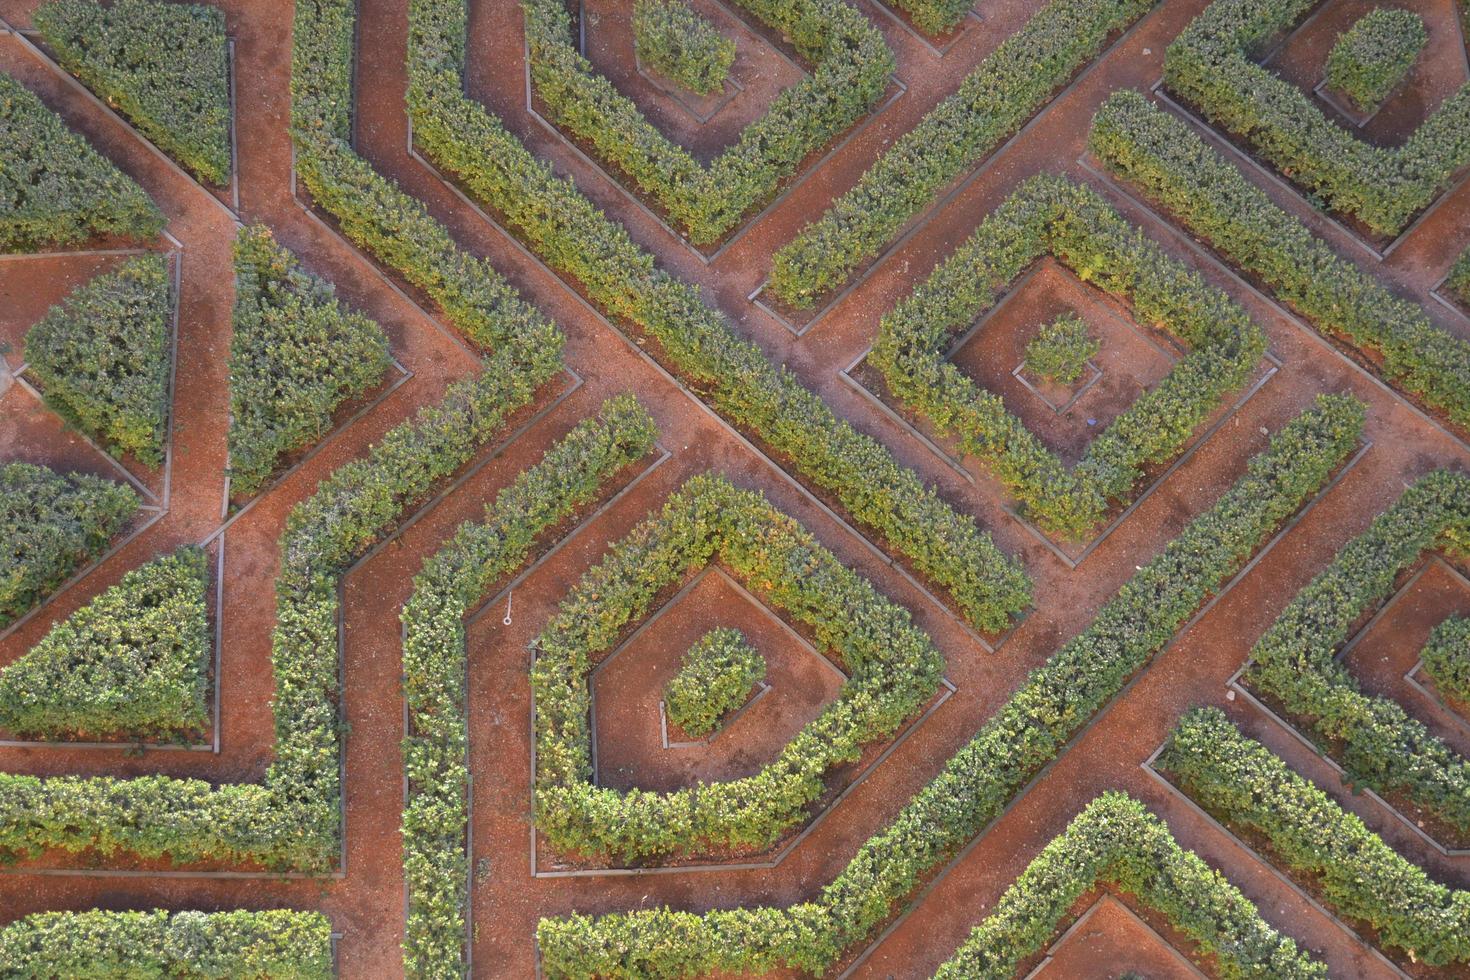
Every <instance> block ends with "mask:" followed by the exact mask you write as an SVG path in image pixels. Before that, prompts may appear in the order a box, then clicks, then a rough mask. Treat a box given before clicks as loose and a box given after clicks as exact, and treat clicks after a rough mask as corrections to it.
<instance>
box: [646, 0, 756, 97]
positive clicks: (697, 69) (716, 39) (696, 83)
mask: <svg viewBox="0 0 1470 980" xmlns="http://www.w3.org/2000/svg"><path fill="white" fill-rule="evenodd" d="M633 50H634V51H636V52H637V53H638V60H639V61H641V62H643V64H645V65H647V66H648V67H649V68H651V69H653V70H654V71H656V72H658V73H659V74H660V75H663V76H665V77H666V78H669V79H671V80H673V81H675V82H678V83H679V84H680V85H683V86H684V87H685V88H687V89H689V90H690V91H692V92H697V93H699V94H700V95H713V94H714V93H716V92H718V91H719V90H720V89H722V88H724V87H725V79H726V78H728V77H729V75H730V66H731V65H732V64H734V63H735V42H734V41H732V40H730V39H729V38H728V37H725V36H724V35H723V34H721V33H720V32H719V31H718V30H716V29H715V25H713V24H711V23H710V22H709V21H708V20H706V19H704V18H703V17H701V16H699V14H697V13H695V12H694V11H693V10H690V9H689V8H688V7H686V6H685V5H684V4H682V3H678V2H670V0H638V3H637V5H636V6H635V7H634V8H633Z"/></svg>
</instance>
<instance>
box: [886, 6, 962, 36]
mask: <svg viewBox="0 0 1470 980" xmlns="http://www.w3.org/2000/svg"><path fill="white" fill-rule="evenodd" d="M888 2H891V3H892V5H893V6H895V7H897V8H898V9H900V10H902V11H903V12H904V13H906V14H908V15H909V20H911V21H913V22H914V26H915V27H917V28H918V29H919V30H921V31H927V32H928V33H930V34H947V33H949V32H950V31H952V30H954V29H955V27H956V26H958V25H959V22H960V21H962V20H964V19H965V16H966V15H967V14H968V13H969V12H970V11H971V10H973V9H974V7H975V0H888Z"/></svg>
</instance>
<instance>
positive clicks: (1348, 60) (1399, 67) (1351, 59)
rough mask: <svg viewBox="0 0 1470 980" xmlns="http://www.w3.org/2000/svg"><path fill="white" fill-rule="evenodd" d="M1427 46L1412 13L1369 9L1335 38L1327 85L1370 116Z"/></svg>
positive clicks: (1419, 19) (1418, 20)
mask: <svg viewBox="0 0 1470 980" xmlns="http://www.w3.org/2000/svg"><path fill="white" fill-rule="evenodd" d="M1428 41H1429V32H1428V31H1426V30H1425V29H1424V19H1423V18H1422V17H1420V16H1419V15H1418V14H1416V13H1414V12H1413V11H1412V10H1402V9H1400V8H1398V7H1374V8H1373V9H1372V10H1370V11H1368V12H1367V13H1366V14H1364V15H1363V16H1362V17H1360V18H1358V21H1357V23H1355V24H1353V26H1352V27H1351V28H1349V29H1348V30H1346V31H1344V32H1343V33H1342V34H1340V35H1338V38H1337V43H1336V44H1334V45H1333V46H1332V50H1331V51H1330V52H1329V53H1328V55H1327V84H1328V85H1330V86H1332V87H1333V88H1335V89H1337V90H1338V91H1340V92H1342V93H1344V94H1345V95H1347V96H1348V97H1349V98H1350V99H1352V101H1353V104H1354V105H1355V106H1357V108H1358V109H1359V110H1360V111H1362V112H1373V111H1375V110H1377V108H1378V107H1379V106H1381V105H1382V104H1383V100H1384V99H1387V98H1388V95H1389V93H1390V92H1392V91H1393V90H1394V89H1395V88H1397V87H1398V84H1399V82H1402V81H1403V80H1404V76H1406V75H1408V74H1409V69H1410V68H1412V67H1414V62H1415V60H1416V59H1418V57H1419V52H1420V51H1422V50H1424V45H1425V44H1426V43H1428Z"/></svg>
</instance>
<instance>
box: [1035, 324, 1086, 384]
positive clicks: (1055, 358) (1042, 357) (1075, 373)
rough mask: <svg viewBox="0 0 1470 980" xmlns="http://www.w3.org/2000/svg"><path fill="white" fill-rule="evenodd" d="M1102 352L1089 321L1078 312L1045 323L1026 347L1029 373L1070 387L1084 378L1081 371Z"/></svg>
mask: <svg viewBox="0 0 1470 980" xmlns="http://www.w3.org/2000/svg"><path fill="white" fill-rule="evenodd" d="M1100 350H1102V345H1101V344H1100V343H1098V342H1097V340H1095V339H1094V338H1093V337H1092V335H1091V334H1089V333H1088V332H1087V323H1086V321H1084V320H1083V319H1082V318H1081V317H1080V316H1077V315H1076V314H1075V313H1067V314H1063V315H1062V316H1059V317H1057V318H1056V319H1055V320H1052V321H1051V322H1050V323H1047V324H1043V325H1042V328H1041V330H1040V331H1038V332H1037V334H1036V336H1035V337H1032V338H1031V341H1030V342H1029V343H1028V344H1027V345H1026V361H1025V364H1026V370H1027V371H1031V372H1033V373H1035V374H1037V375H1039V376H1041V377H1043V378H1046V379H1047V380H1049V381H1059V382H1061V383H1062V384H1068V385H1069V384H1072V383H1073V382H1075V381H1076V380H1077V379H1078V378H1080V377H1082V369H1083V368H1084V367H1085V366H1086V365H1087V362H1088V360H1090V359H1091V358H1093V357H1095V356H1096V355H1097V352H1098V351H1100Z"/></svg>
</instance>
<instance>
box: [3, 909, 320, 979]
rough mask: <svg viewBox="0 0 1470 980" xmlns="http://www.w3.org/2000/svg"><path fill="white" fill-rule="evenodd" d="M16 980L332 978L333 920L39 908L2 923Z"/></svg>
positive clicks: (8, 967) (307, 915)
mask: <svg viewBox="0 0 1470 980" xmlns="http://www.w3.org/2000/svg"><path fill="white" fill-rule="evenodd" d="M0 964H3V965H4V970H5V976H7V977H10V978H13V980H53V978H55V977H67V978H69V980H116V978H118V977H130V978H132V977H137V978H145V977H147V978H152V977H159V978H162V977H171V978H191V980H193V978H198V980H226V978H228V980H258V978H260V977H277V978H283V980H284V978H289V980H332V978H333V977H335V976H336V969H335V967H334V965H333V962H332V924H331V923H330V922H329V921H328V920H327V917H326V916H324V915H322V914H321V913H320V912H296V911H292V910H289V909H267V910H265V911H261V912H245V911H238V912H164V911H162V910H160V909H155V910H153V911H150V912H105V911H102V910H100V909H92V910H89V911H86V912H39V913H37V914H35V915H28V916H26V917H25V918H23V919H17V920H15V921H14V922H11V923H10V924H9V925H6V926H4V927H3V928H0Z"/></svg>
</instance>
